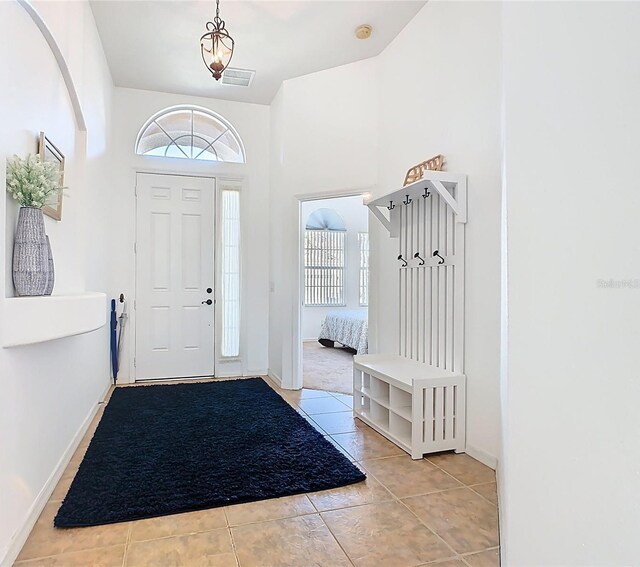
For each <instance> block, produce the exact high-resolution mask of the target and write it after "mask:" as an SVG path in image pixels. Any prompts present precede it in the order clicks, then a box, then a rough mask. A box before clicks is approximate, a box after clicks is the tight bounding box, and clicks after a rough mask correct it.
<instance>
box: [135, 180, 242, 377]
mask: <svg viewBox="0 0 640 567" xmlns="http://www.w3.org/2000/svg"><path fill="white" fill-rule="evenodd" d="M145 174H146V175H167V176H174V177H199V178H204V179H211V180H212V181H213V191H214V195H213V238H214V248H213V268H214V269H213V286H214V287H213V289H214V299H215V301H214V311H213V326H214V327H213V328H214V344H213V373H214V374H213V375H214V376H215V372H216V356H217V355H216V352H217V345H216V341H217V340H218V329H217V321H218V319H219V317H218V313H217V309H218V306H219V305H220V304H221V303H220V301H219V295H218V294H219V289H218V285H217V284H218V279H219V278H218V275H219V274H218V256H219V254H218V250H217V246H218V244H219V242H218V240H219V239H218V238H217V230H218V197H219V195H218V193H219V191H220V189H219V187H220V182H222V181H226V182H239V183H242V181H243V179H244V177H232V176H227V175H224V174H222V175H216V174H213V173H212V174H206V173H190V172H188V171H174V170H165V169H161V168H159V169H150V168H135V169H134V179H133V181H134V183H133V185H134V193H133V202H134V227H133V256H132V272H133V282H132V283H133V286H132V295H133V301H132V302H129V305H128V309H127V314H128V323H129V340H128V341H127V343H126V344H127V346H128V347H129V350H130V354H129V383H131V384H134V383H136V382H138V381H139V380H138V377H137V371H136V354H137V352H136V349H137V345H136V334H137V321H136V295H137V290H138V271H137V264H138V251H137V246H138V175H145ZM178 379H180V378H178Z"/></svg>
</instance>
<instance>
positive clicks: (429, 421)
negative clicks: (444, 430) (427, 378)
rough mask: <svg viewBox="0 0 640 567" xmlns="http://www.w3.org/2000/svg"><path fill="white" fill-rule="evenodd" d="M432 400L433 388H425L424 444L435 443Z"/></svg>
mask: <svg viewBox="0 0 640 567" xmlns="http://www.w3.org/2000/svg"><path fill="white" fill-rule="evenodd" d="M433 404H434V398H433V388H425V390H424V440H425V442H427V443H429V442H433V441H435V422H434V417H435V413H434V405H433Z"/></svg>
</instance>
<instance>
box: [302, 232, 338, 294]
mask: <svg viewBox="0 0 640 567" xmlns="http://www.w3.org/2000/svg"><path fill="white" fill-rule="evenodd" d="M344 242H345V233H344V232H342V231H332V230H308V229H307V230H305V234H304V304H305V305H316V306H320V305H329V306H330V305H345V300H344Z"/></svg>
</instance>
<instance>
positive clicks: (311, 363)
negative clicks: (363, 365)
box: [302, 341, 353, 394]
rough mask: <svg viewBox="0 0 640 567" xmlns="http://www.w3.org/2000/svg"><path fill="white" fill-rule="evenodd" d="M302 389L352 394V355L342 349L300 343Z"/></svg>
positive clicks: (314, 343) (313, 343)
mask: <svg viewBox="0 0 640 567" xmlns="http://www.w3.org/2000/svg"><path fill="white" fill-rule="evenodd" d="M302 345H303V347H302V372H303V375H304V387H305V388H312V389H314V390H329V391H330V392H342V393H343V394H351V393H352V390H353V388H352V384H353V355H352V354H351V353H349V352H347V351H346V350H345V349H343V348H327V347H323V346H322V345H321V344H320V343H318V342H317V341H309V342H304V343H302Z"/></svg>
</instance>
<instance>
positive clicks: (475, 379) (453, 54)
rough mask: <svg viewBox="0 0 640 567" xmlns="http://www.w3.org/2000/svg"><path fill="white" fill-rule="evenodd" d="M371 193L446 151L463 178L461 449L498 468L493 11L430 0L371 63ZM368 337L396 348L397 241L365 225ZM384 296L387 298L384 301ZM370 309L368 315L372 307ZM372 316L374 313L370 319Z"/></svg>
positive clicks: (496, 9) (496, 42)
mask: <svg viewBox="0 0 640 567" xmlns="http://www.w3.org/2000/svg"><path fill="white" fill-rule="evenodd" d="M378 73H379V75H378V82H377V84H378V86H379V90H380V94H379V97H380V100H379V116H380V147H379V154H378V174H379V180H378V193H379V194H380V195H382V194H384V193H386V192H388V191H390V190H393V189H397V188H399V187H401V185H402V182H403V180H404V175H405V173H406V171H407V169H409V167H411V166H412V165H413V164H416V163H419V162H421V161H423V160H425V159H427V158H429V157H432V156H434V155H437V154H440V153H441V154H444V156H445V158H446V160H447V163H446V169H447V171H453V172H456V173H465V174H467V175H468V181H469V197H468V207H469V220H468V222H467V225H466V272H465V315H466V322H465V373H466V374H467V447H468V451H469V453H470V454H472V455H473V456H475V457H477V458H479V459H481V460H483V461H484V462H486V463H487V464H490V465H492V466H495V461H496V458H497V457H498V453H499V438H500V433H499V431H500V419H499V415H500V406H499V373H500V369H499V361H500V352H499V344H500V315H499V313H500V5H499V4H497V3H491V2H429V3H427V4H426V6H425V7H424V8H423V9H422V10H421V11H420V12H419V13H418V14H417V15H416V17H415V18H414V19H413V20H411V22H409V24H408V25H407V26H406V27H405V29H404V30H403V31H402V32H401V33H400V34H399V35H398V37H397V38H396V39H395V40H394V41H393V42H392V43H391V44H390V45H389V46H388V47H387V48H386V49H385V50H384V51H383V52H382V54H381V55H380V56H379V57H378ZM371 225H372V227H371V232H372V248H376V244H377V248H376V250H377V251H379V252H380V255H378V254H377V253H374V254H372V263H373V266H372V282H373V283H372V299H371V304H372V305H377V306H378V311H377V316H378V320H377V321H376V322H375V324H373V325H372V337H371V341H372V342H373V343H374V345H375V348H377V349H378V350H379V351H387V352H389V351H395V349H396V345H397V320H398V319H397V304H396V303H394V302H393V301H390V298H397V293H396V288H397V277H396V273H397V260H396V256H397V246H398V243H397V240H395V239H390V238H389V237H388V235H387V234H385V231H384V230H383V229H382V228H381V226H380V225H379V223H378V222H377V221H376V222H372V223H371ZM373 239H375V240H373ZM383 298H384V299H383ZM370 311H373V309H370ZM372 317H373V315H372Z"/></svg>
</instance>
